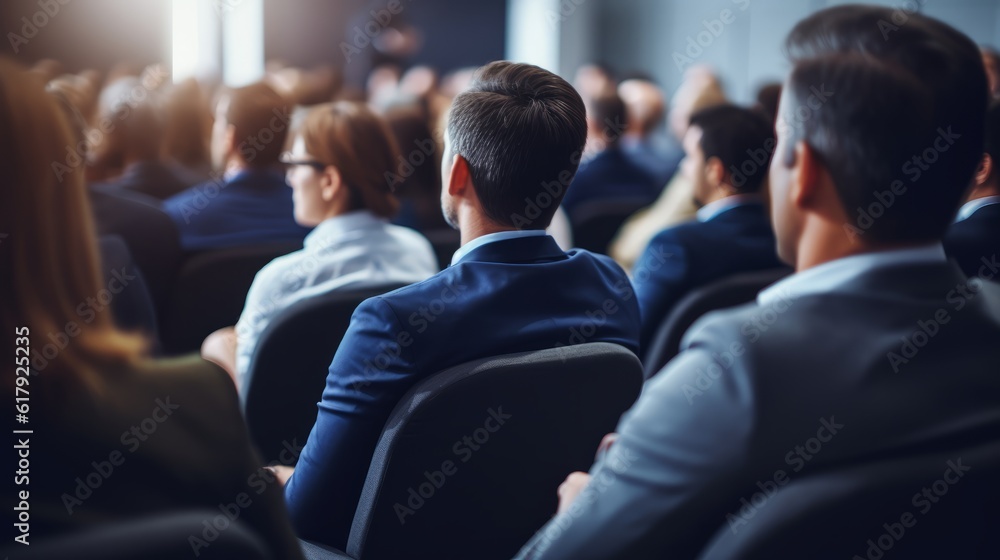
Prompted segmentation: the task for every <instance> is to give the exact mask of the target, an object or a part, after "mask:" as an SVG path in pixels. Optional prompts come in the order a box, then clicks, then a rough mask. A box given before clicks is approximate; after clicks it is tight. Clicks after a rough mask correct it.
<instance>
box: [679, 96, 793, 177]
mask: <svg viewBox="0 0 1000 560" xmlns="http://www.w3.org/2000/svg"><path fill="white" fill-rule="evenodd" d="M690 126H692V127H695V126H696V127H698V128H700V129H701V131H702V135H701V141H700V143H699V145H700V146H701V150H702V152H704V153H705V159H706V160H708V159H709V158H713V157H714V158H718V159H719V160H720V161H721V162H722V165H723V166H724V167H725V169H726V175H727V176H728V177H729V183H730V184H731V185H732V186H733V188H735V189H736V191H737V192H739V193H741V194H751V193H756V192H758V191H760V187H761V185H763V184H764V178H765V177H767V170H768V167H769V165H770V162H771V154H772V153H773V152H774V145H775V143H776V142H775V139H774V128H773V127H772V126H771V123H770V121H768V120H767V117H765V116H764V115H763V114H762V113H760V112H759V111H754V110H752V109H746V108H743V107H738V106H736V105H729V104H726V105H717V106H714V107H709V108H707V109H702V110H700V111H698V112H696V113H694V114H693V115H691V122H690Z"/></svg>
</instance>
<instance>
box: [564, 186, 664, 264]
mask: <svg viewBox="0 0 1000 560" xmlns="http://www.w3.org/2000/svg"><path fill="white" fill-rule="evenodd" d="M647 206H649V198H647V197H642V198H634V197H628V198H621V199H611V200H595V201H592V202H584V203H581V204H580V205H579V206H578V207H576V208H574V209H573V213H572V214H570V216H569V222H570V225H571V227H572V228H573V245H574V246H575V247H579V248H580V249H586V250H588V251H593V252H595V253H601V254H607V252H608V246H609V245H610V244H611V240H612V239H614V237H615V235H616V234H617V233H618V230H619V229H621V227H622V224H624V223H625V220H627V219H628V218H629V216H631V215H632V214H635V213H636V212H638V211H639V210H642V209H643V208H645V207H647Z"/></svg>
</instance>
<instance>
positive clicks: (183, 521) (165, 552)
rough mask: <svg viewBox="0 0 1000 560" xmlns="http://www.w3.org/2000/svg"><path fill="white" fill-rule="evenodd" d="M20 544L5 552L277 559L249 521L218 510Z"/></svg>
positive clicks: (131, 559) (28, 556)
mask: <svg viewBox="0 0 1000 560" xmlns="http://www.w3.org/2000/svg"><path fill="white" fill-rule="evenodd" d="M219 518H221V520H219ZM206 520H207V521H208V524H209V527H210V529H209V528H206V525H205V521H206ZM223 521H224V522H223ZM219 527H223V529H221V530H220V529H219ZM17 546H18V548H13V547H7V548H5V549H4V551H3V554H10V557H11V558H19V559H20V558H23V559H25V560H58V559H64V558H65V559H69V558H72V559H73V560H176V559H177V558H199V560H200V559H206V560H272V559H274V560H277V559H276V558H275V557H274V556H272V555H271V553H270V552H268V547H267V545H266V544H265V543H264V541H263V540H262V539H261V538H260V537H259V536H258V535H257V534H255V533H254V532H253V531H252V530H251V529H250V528H248V527H247V525H246V524H244V523H243V522H242V521H241V520H239V519H236V520H232V521H230V520H229V518H227V517H226V516H225V515H223V514H222V513H221V512H220V511H219V510H192V511H180V512H173V513H165V514H162V515H157V516H149V517H141V518H138V519H134V520H129V521H122V522H115V523H108V524H105V525H101V526H95V527H93V528H88V529H85V530H82V531H77V532H74V533H70V534H67V535H66V536H60V537H53V538H50V539H43V540H37V539H36V538H32V540H31V545H30V546H23V545H17Z"/></svg>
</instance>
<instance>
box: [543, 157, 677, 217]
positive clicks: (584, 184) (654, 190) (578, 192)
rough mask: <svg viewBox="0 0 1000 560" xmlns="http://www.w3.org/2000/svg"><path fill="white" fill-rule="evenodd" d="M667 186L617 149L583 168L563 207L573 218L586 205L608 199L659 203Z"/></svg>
mask: <svg viewBox="0 0 1000 560" xmlns="http://www.w3.org/2000/svg"><path fill="white" fill-rule="evenodd" d="M663 186H664V183H662V182H660V180H659V179H657V178H655V177H653V176H652V175H649V174H648V173H646V171H645V170H643V169H642V168H641V167H640V166H638V165H636V164H635V163H634V162H633V161H632V160H631V159H630V158H629V156H627V155H626V154H625V153H624V152H623V151H622V149H621V148H618V147H613V148H608V149H607V150H604V151H603V152H601V153H599V154H597V155H596V156H594V158H593V159H591V160H589V161H586V162H584V163H582V164H581V165H580V169H579V171H577V173H576V177H574V179H573V182H572V183H571V184H570V186H569V189H568V190H567V191H566V197H565V198H563V201H562V207H563V209H564V210H565V211H566V213H567V214H569V215H570V218H571V219H572V217H573V212H574V210H576V209H577V208H579V207H580V206H581V205H582V204H583V203H585V202H594V201H600V200H608V199H622V198H628V199H635V200H640V199H645V200H646V201H647V203H648V204H652V203H653V202H655V201H656V197H657V196H659V194H660V192H661V191H662V190H663Z"/></svg>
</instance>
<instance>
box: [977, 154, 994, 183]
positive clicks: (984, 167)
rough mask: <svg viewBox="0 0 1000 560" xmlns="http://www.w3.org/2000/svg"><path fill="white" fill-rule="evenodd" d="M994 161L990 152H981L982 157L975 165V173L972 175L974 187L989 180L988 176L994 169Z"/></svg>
mask: <svg viewBox="0 0 1000 560" xmlns="http://www.w3.org/2000/svg"><path fill="white" fill-rule="evenodd" d="M994 163H995V162H994V161H993V158H992V157H991V156H990V154H983V157H982V159H980V160H979V165H977V166H976V174H975V175H973V180H974V181H975V185H974V186H975V187H980V186H982V185H985V184H986V183H988V182H989V180H990V176H991V175H993V172H994V171H995V170H996V168H995V166H994Z"/></svg>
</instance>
